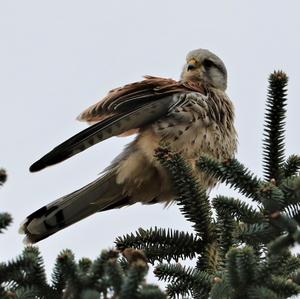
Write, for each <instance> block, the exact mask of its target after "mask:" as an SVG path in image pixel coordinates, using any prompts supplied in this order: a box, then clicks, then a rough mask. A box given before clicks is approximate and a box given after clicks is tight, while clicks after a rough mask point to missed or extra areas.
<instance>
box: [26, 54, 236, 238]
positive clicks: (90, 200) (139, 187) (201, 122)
mask: <svg viewBox="0 0 300 299" xmlns="http://www.w3.org/2000/svg"><path fill="white" fill-rule="evenodd" d="M226 86H227V73H226V68H225V66H224V64H223V62H222V61H221V60H220V59H219V58H218V57H217V56H216V55H214V54H213V53H211V52H209V51H208V50H203V49H198V50H194V51H192V52H190V53H189V54H188V55H187V63H186V65H185V66H184V69H183V71H182V74H181V80H180V81H175V80H172V79H165V78H159V77H150V76H147V77H145V79H144V80H143V81H141V82H136V83H132V84H128V85H126V86H124V87H122V88H117V89H114V90H112V91H110V92H109V93H108V95H107V96H106V97H105V98H104V99H103V100H102V101H100V102H99V103H96V104H95V105H93V106H91V107H89V108H88V109H87V110H85V111H84V112H83V113H82V114H81V115H80V116H79V120H83V121H87V122H89V123H95V124H94V125H92V126H90V127H89V128H87V129H86V130H84V131H82V132H80V133H78V134H76V135H75V136H73V137H72V138H70V139H68V140H67V141H65V142H64V143H62V144H61V145H59V146H57V147H56V148H54V149H53V150H52V151H51V152H50V153H48V154H47V155H45V156H44V157H42V158H41V159H40V160H38V161H37V162H35V163H34V164H33V165H32V166H31V167H30V170H31V171H32V172H33V171H39V170H41V169H43V168H45V167H47V166H50V165H53V164H56V163H58V162H61V161H63V160H65V159H68V158H69V157H71V156H73V155H75V154H77V153H79V152H81V151H83V150H85V149H87V148H88V147H90V146H92V145H94V144H96V143H98V142H100V141H102V140H105V139H107V138H110V137H112V136H116V135H121V136H124V135H130V134H133V133H137V137H136V139H135V140H134V141H133V142H131V143H130V144H129V145H128V146H127V148H126V149H125V150H124V151H123V152H122V153H121V154H120V155H119V156H118V157H117V158H116V159H115V160H114V161H113V162H112V164H111V165H110V166H109V167H108V168H107V169H106V170H105V174H104V175H103V176H101V177H99V178H98V179H97V180H95V181H94V182H92V183H90V184H89V185H87V186H85V187H83V188H81V189H79V190H77V191H75V192H73V193H71V194H69V195H66V196H64V197H62V198H60V199H58V200H56V201H54V202H52V203H50V204H48V205H47V206H45V207H43V208H41V209H39V210H37V211H36V212H34V213H33V214H31V215H29V216H28V217H27V218H26V220H25V221H24V223H23V224H22V227H21V230H22V231H23V232H25V233H26V235H27V241H30V242H33V243H34V242H37V241H39V240H42V239H44V238H46V237H48V236H49V235H51V234H53V233H55V232H57V231H59V230H61V229H62V228H65V227H67V226H69V225H70V224H72V223H75V222H77V221H79V220H81V219H83V218H85V217H87V216H89V215H91V214H93V213H95V212H98V211H105V210H108V209H113V208H119V207H122V206H126V205H131V204H133V203H136V202H142V203H145V204H151V203H156V202H165V203H169V202H170V201H172V200H173V199H174V193H173V190H172V184H171V182H170V179H169V177H168V175H167V173H166V172H165V170H164V169H163V168H162V167H161V166H160V164H159V163H158V162H157V161H156V159H155V158H154V151H155V149H156V148H157V147H158V146H159V145H160V144H161V143H167V144H169V146H170V147H171V149H172V150H173V151H178V152H180V153H181V154H182V155H183V156H184V158H185V159H186V160H187V161H189V162H190V163H191V165H192V166H193V169H194V171H195V175H196V176H197V177H198V178H199V182H200V183H201V184H202V186H203V187H205V188H211V187H212V186H214V184H215V181H214V179H212V178H211V177H208V176H207V175H204V174H203V173H201V172H200V171H199V170H197V169H196V167H194V166H195V161H196V160H197V159H198V158H199V156H200V155H201V154H208V155H210V156H212V157H214V158H216V159H226V158H230V157H232V156H233V155H234V153H235V151H236V132H235V129H234V125H233V121H234V112H233V106H232V103H231V101H230V100H229V98H228V97H227V96H226V94H225V89H226Z"/></svg>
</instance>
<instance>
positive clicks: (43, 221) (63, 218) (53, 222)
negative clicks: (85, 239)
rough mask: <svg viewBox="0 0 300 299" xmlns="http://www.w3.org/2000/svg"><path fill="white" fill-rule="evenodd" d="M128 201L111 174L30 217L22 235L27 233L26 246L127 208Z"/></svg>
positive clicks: (114, 175) (24, 225) (26, 221)
mask: <svg viewBox="0 0 300 299" xmlns="http://www.w3.org/2000/svg"><path fill="white" fill-rule="evenodd" d="M128 200H129V199H128V198H127V197H125V196H124V195H122V186H121V185H118V184H117V183H116V174H115V171H111V172H109V173H107V174H105V175H104V176H102V177H100V178H98V179H97V180H95V181H93V182H92V183H90V184H88V185H86V186H85V187H83V188H81V189H79V190H77V191H75V192H72V193H70V194H68V195H66V196H63V197H61V198H59V199H57V200H55V201H53V202H52V203H50V204H48V205H46V206H44V207H42V208H40V209H38V210H37V211H35V212H34V213H32V214H30V215H29V216H28V217H27V218H26V219H25V221H24V222H23V224H22V225H21V227H20V233H25V234H26V237H25V239H24V241H25V243H36V242H38V241H40V240H43V239H45V238H47V237H49V236H50V235H52V234H54V233H56V232H58V231H60V230H61V229H64V228H65V227H67V226H69V225H71V224H73V223H75V222H77V221H79V220H81V219H83V218H85V217H88V216H90V215H92V214H94V213H96V212H100V211H104V210H109V209H112V208H117V207H121V206H124V205H126V204H127V203H128Z"/></svg>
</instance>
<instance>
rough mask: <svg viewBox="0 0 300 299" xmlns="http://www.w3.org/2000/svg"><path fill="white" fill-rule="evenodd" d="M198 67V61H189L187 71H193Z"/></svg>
mask: <svg viewBox="0 0 300 299" xmlns="http://www.w3.org/2000/svg"><path fill="white" fill-rule="evenodd" d="M196 66H197V61H196V59H194V58H192V59H191V60H189V61H188V63H187V68H186V69H187V71H192V70H194V69H195V68H196Z"/></svg>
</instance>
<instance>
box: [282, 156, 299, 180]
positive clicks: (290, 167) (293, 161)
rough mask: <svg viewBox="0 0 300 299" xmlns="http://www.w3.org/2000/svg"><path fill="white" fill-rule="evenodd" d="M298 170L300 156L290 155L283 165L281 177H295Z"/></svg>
mask: <svg viewBox="0 0 300 299" xmlns="http://www.w3.org/2000/svg"><path fill="white" fill-rule="evenodd" d="M299 170H300V156H298V155H291V156H290V157H288V159H287V160H286V162H285V164H284V165H283V175H284V177H285V178H288V177H291V176H294V175H297V174H298V173H299Z"/></svg>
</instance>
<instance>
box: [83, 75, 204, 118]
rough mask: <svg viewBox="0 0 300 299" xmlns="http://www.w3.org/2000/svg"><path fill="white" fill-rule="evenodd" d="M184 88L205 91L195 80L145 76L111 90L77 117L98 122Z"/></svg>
mask: <svg viewBox="0 0 300 299" xmlns="http://www.w3.org/2000/svg"><path fill="white" fill-rule="evenodd" d="M183 90H190V91H197V92H204V90H203V87H202V86H199V84H196V83H194V82H193V81H190V82H184V83H183V82H178V81H175V80H173V79H167V78H161V77H154V76H145V80H143V81H140V82H135V83H131V84H127V85H125V86H123V87H120V88H116V89H113V90H111V91H110V92H109V93H108V94H107V96H106V97H104V98H103V99H102V100H101V101H99V102H98V103H96V104H94V105H92V106H90V107H89V108H87V109H86V110H84V111H83V112H82V113H81V114H80V115H79V116H78V117H77V119H78V120H80V121H86V122H89V123H93V122H98V121H101V120H103V119H105V118H108V117H110V116H112V115H114V114H117V113H122V112H127V111H129V110H131V109H133V108H137V107H140V106H141V105H144V104H145V103H148V102H149V101H155V100H158V99H160V98H162V97H165V96H167V95H169V94H174V93H176V92H181V91H183Z"/></svg>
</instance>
